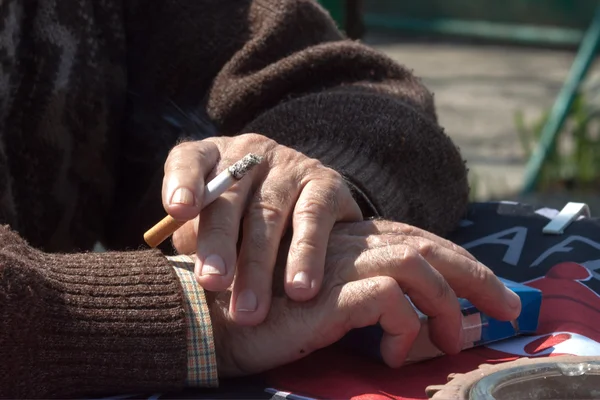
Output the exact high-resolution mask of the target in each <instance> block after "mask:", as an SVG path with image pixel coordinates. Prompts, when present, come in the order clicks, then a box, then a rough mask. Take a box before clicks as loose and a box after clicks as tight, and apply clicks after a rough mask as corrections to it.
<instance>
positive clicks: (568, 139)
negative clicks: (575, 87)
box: [515, 93, 600, 193]
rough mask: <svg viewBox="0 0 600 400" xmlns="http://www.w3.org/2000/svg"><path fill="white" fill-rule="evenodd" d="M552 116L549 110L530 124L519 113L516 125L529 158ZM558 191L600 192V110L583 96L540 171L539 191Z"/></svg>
mask: <svg viewBox="0 0 600 400" xmlns="http://www.w3.org/2000/svg"><path fill="white" fill-rule="evenodd" d="M548 117H549V111H546V112H545V113H544V114H543V115H542V116H541V117H539V118H538V119H537V120H535V121H533V122H532V123H529V124H528V123H526V122H525V118H524V116H523V113H522V112H521V111H519V112H518V113H517V115H516V117H515V124H516V128H517V132H518V134H519V139H520V141H521V146H522V148H523V151H524V152H525V156H526V157H527V158H529V157H531V154H532V152H533V151H534V149H535V146H536V145H537V143H538V142H539V139H540V136H541V133H542V129H543V127H544V125H545V123H546V121H547V119H548ZM555 190H577V191H580V192H595V193H598V192H600V109H598V107H597V106H594V105H593V104H592V103H591V102H589V101H588V100H587V98H586V96H584V95H583V94H582V93H580V94H578V96H577V97H576V99H575V101H574V103H573V106H572V108H571V110H570V113H569V115H568V117H567V121H566V123H565V125H564V127H563V130H562V132H560V134H559V136H558V142H557V144H556V146H554V148H553V149H552V150H551V151H550V153H549V154H548V158H547V159H546V161H545V163H544V165H543V167H542V170H541V171H540V179H539V184H538V191H540V192H551V191H555Z"/></svg>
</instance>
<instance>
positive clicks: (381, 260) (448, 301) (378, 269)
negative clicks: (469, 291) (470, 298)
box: [342, 244, 462, 354]
mask: <svg viewBox="0 0 600 400" xmlns="http://www.w3.org/2000/svg"><path fill="white" fill-rule="evenodd" d="M342 273H345V274H347V275H346V277H345V279H351V280H358V279H365V278H369V277H374V276H389V277H391V278H394V279H395V281H396V282H398V284H399V285H400V287H401V288H402V289H403V290H404V292H405V293H406V294H407V295H408V296H409V297H410V299H411V300H412V302H413V303H414V304H415V305H416V306H417V308H418V309H419V310H420V311H421V312H423V313H424V314H426V315H427V316H428V317H429V327H430V332H431V339H432V341H433V342H434V343H435V344H436V345H437V346H438V347H439V348H440V350H442V351H444V352H445V353H448V354H455V353H457V352H459V351H460V350H461V348H462V314H461V311H460V305H459V303H458V299H457V298H456V295H455V294H454V292H453V291H452V289H451V288H450V286H448V283H447V282H446V281H445V280H444V278H443V276H442V275H441V274H440V273H439V272H437V271H436V270H435V269H434V268H433V267H432V266H431V265H430V264H429V263H428V262H427V261H426V260H425V259H424V258H423V257H422V256H421V255H420V254H419V253H418V252H417V251H416V250H415V249H413V248H412V247H410V246H407V245H405V244H400V245H390V246H388V247H387V248H378V249H369V250H367V251H365V252H363V253H362V254H361V255H360V256H359V257H358V258H357V260H356V262H355V265H354V267H353V268H347V271H346V272H342Z"/></svg>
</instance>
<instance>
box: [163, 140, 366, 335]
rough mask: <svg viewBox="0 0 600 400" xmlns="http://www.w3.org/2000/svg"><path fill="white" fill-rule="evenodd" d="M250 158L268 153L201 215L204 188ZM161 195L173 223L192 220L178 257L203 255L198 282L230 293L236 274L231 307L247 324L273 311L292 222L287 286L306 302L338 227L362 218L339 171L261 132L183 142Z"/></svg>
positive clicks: (183, 231) (177, 237)
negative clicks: (275, 278) (280, 258)
mask: <svg viewBox="0 0 600 400" xmlns="http://www.w3.org/2000/svg"><path fill="white" fill-rule="evenodd" d="M249 152H252V153H255V154H257V155H260V156H263V157H264V160H263V162H262V163H261V165H259V166H258V167H256V168H254V169H253V170H252V171H251V172H250V173H249V174H248V176H246V177H245V178H244V179H242V180H241V181H239V182H238V183H236V185H235V186H234V187H233V188H232V189H230V190H228V191H227V192H226V193H225V194H223V195H222V196H220V197H219V198H218V199H217V200H216V201H214V202H213V203H212V204H210V205H209V206H208V207H206V208H205V209H204V210H202V212H201V213H200V214H199V212H200V205H201V204H202V195H203V191H204V186H205V184H206V183H207V182H208V181H210V179H212V178H213V177H214V176H216V175H217V174H218V173H219V172H221V171H222V170H224V169H225V168H227V167H228V166H230V165H231V164H233V163H235V162H236V161H238V160H240V159H241V158H242V157H243V156H244V155H246V154H247V153H249ZM162 197H163V204H164V207H165V210H166V211H167V212H168V213H169V214H170V215H171V216H172V217H173V218H175V219H176V220H179V221H190V222H188V223H186V224H185V225H184V226H183V227H182V228H180V229H179V230H178V231H177V232H176V233H175V234H174V235H173V244H174V246H175V248H176V249H177V251H178V252H179V253H185V254H191V253H196V256H197V260H196V266H195V274H196V277H197V280H198V282H199V283H200V285H201V286H202V287H203V288H205V289H207V290H210V291H221V290H226V289H227V288H228V287H230V285H231V283H232V281H233V280H234V273H235V282H234V286H233V297H232V301H231V304H230V307H231V309H230V311H231V315H232V318H233V320H235V321H236V322H237V323H239V324H243V325H254V324H258V323H260V322H262V321H263V320H264V318H265V317H266V315H267V313H268V311H269V306H270V303H271V287H272V274H273V268H274V265H275V260H276V258H277V254H278V249H279V245H280V243H281V238H282V237H283V235H284V234H285V231H286V229H287V227H288V225H289V224H290V223H291V225H292V227H293V232H294V236H293V238H292V242H291V247H290V250H289V254H288V257H287V265H286V274H285V290H286V293H287V294H288V296H289V297H290V298H292V299H294V300H296V301H306V300H309V299H311V298H313V297H314V296H315V295H316V294H317V293H318V291H319V289H320V287H321V282H322V280H323V271H324V264H325V253H326V249H327V242H328V241H329V234H330V232H331V229H332V227H333V225H334V224H335V222H336V221H360V220H361V219H362V214H361V211H360V208H359V207H358V205H357V204H356V202H355V201H354V199H353V198H352V196H351V194H350V191H349V189H348V187H347V186H346V184H345V182H344V180H343V178H342V177H341V176H340V175H339V174H338V173H337V172H335V171H334V170H332V169H330V168H326V167H324V166H323V165H322V164H321V163H320V162H319V161H317V160H314V159H311V158H308V157H306V156H305V155H303V154H301V153H299V152H297V151H294V150H292V149H290V148H288V147H285V146H281V145H278V144H277V143H275V142H274V141H272V140H270V139H268V138H266V137H264V136H260V135H255V134H247V135H241V136H237V137H233V138H230V137H217V138H210V139H206V140H203V141H195V142H185V143H182V144H180V145H178V146H176V147H175V148H174V149H173V150H172V151H171V152H170V154H169V157H168V159H167V161H166V164H165V176H164V181H163V190H162ZM240 234H241V237H242V240H241V247H240V248H239V253H238V248H237V244H238V239H239V238H240ZM236 255H237V259H236Z"/></svg>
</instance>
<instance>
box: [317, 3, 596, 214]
mask: <svg viewBox="0 0 600 400" xmlns="http://www.w3.org/2000/svg"><path fill="white" fill-rule="evenodd" d="M320 3H321V4H322V5H323V7H325V8H326V9H327V10H328V11H329V12H330V14H331V16H332V17H333V18H334V20H335V21H336V22H337V24H338V25H339V27H340V29H342V30H343V31H345V32H346V34H347V35H348V36H349V37H351V38H354V39H360V40H361V41H363V42H364V43H366V44H368V45H370V46H373V47H375V48H377V49H379V50H381V51H383V52H385V53H386V54H388V55H389V56H391V57H392V58H394V59H395V60H397V61H398V62H400V63H401V64H404V65H406V66H408V67H409V68H411V69H413V70H414V72H415V74H416V75H417V76H419V77H421V78H422V79H423V80H424V82H425V84H426V85H427V87H428V88H429V89H430V90H431V91H432V92H434V94H435V98H436V104H437V110H438V116H439V119H440V123H441V125H442V126H443V127H444V128H445V129H446V132H447V133H448V134H449V135H450V136H451V137H452V138H453V140H454V141H455V143H456V144H457V145H458V146H459V147H460V148H461V151H462V154H463V156H464V157H465V158H466V159H467V163H468V166H469V168H470V181H471V187H472V199H473V200H519V201H526V202H529V203H533V204H536V205H545V206H551V207H554V208H558V209H561V208H562V207H563V206H564V205H565V204H566V203H567V202H569V201H579V202H584V203H587V204H588V205H589V206H590V207H591V210H592V214H593V215H595V216H598V215H600V63H598V62H596V52H597V50H599V46H598V44H599V43H600V2H599V1H596V0H502V1H498V0H412V1H409V0H405V1H400V0H364V1H362V0H320Z"/></svg>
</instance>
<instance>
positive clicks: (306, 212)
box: [295, 197, 335, 220]
mask: <svg viewBox="0 0 600 400" xmlns="http://www.w3.org/2000/svg"><path fill="white" fill-rule="evenodd" d="M333 208H334V206H333V205H332V204H331V202H330V201H329V200H327V199H323V198H318V197H317V198H315V197H313V198H310V199H307V200H302V201H300V202H299V203H298V205H297V209H296V213H295V214H296V217H297V218H300V219H309V220H318V219H320V218H321V217H322V215H323V214H333V215H335V213H334V212H333Z"/></svg>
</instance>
